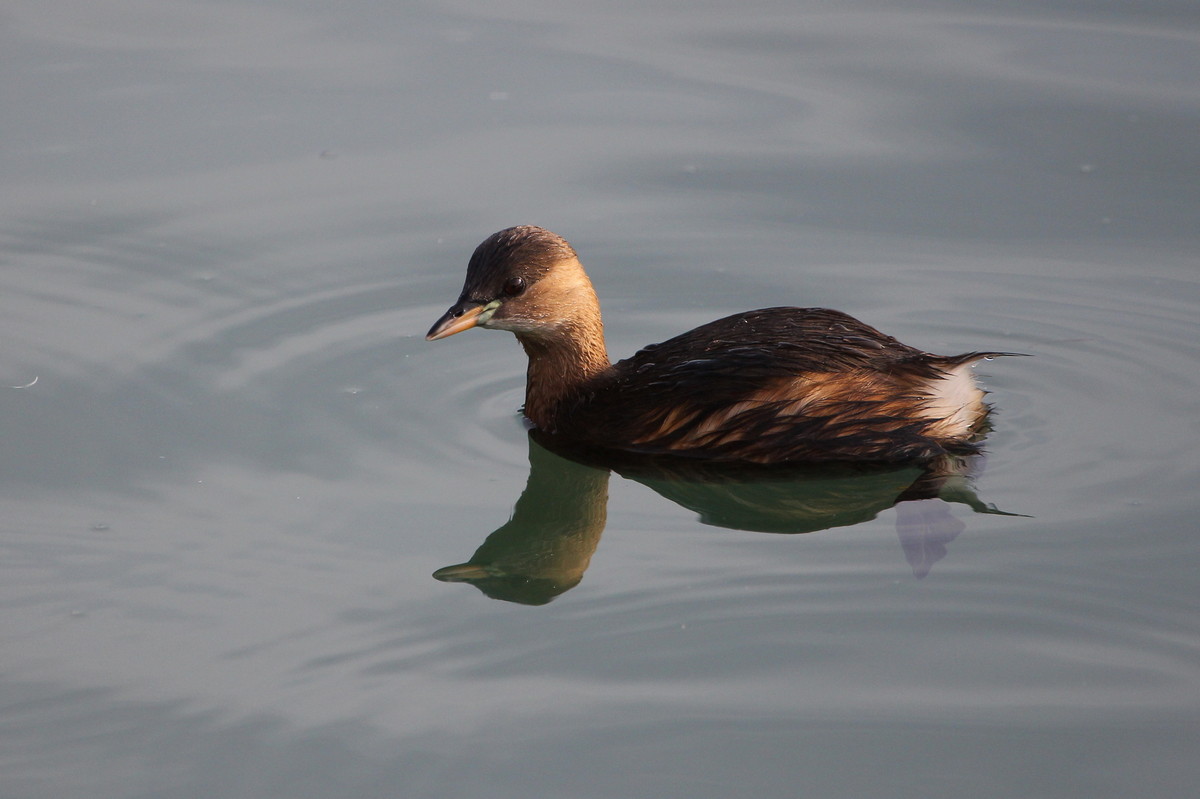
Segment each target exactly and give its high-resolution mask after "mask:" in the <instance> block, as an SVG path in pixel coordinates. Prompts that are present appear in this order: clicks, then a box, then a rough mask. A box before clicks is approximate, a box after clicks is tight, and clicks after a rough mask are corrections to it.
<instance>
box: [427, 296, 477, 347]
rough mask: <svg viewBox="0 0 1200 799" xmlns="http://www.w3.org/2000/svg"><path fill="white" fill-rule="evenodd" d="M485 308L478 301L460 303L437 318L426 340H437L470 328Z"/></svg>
mask: <svg viewBox="0 0 1200 799" xmlns="http://www.w3.org/2000/svg"><path fill="white" fill-rule="evenodd" d="M483 309H484V306H482V305H478V304H476V303H471V302H460V303H458V304H457V305H455V306H454V307H452V308H451V309H450V310H448V311H446V313H444V314H442V318H441V319H439V320H437V321H436V322H435V323H434V325H433V327H431V328H429V332H428V333H426V334H425V340H426V341H437V340H438V339H439V338H445V337H446V336H453V335H454V334H455V333H461V332H463V331H464V330H470V329H471V328H473V327H475V324H476V323H477V322H478V321H479V315H480V314H481V313H483Z"/></svg>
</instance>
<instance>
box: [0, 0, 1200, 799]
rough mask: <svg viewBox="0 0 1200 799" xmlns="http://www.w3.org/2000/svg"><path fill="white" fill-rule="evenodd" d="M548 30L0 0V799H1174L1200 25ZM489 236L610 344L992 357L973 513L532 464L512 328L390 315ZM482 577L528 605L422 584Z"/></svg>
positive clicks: (1193, 459) (1198, 727)
mask: <svg viewBox="0 0 1200 799" xmlns="http://www.w3.org/2000/svg"><path fill="white" fill-rule="evenodd" d="M572 6H573V7H565V6H563V5H561V4H549V3H537V2H512V3H495V4H484V5H483V6H480V4H477V3H474V4H468V3H454V2H434V3H427V4H423V5H421V6H417V7H413V8H405V7H402V6H381V5H378V4H372V3H365V2H357V1H355V2H351V3H349V4H340V5H336V6H334V5H329V4H323V5H322V4H312V3H272V2H229V3H221V4H214V3H205V2H176V3H165V4H164V3H154V4H151V3H138V2H132V1H130V2H115V3H106V4H95V3H83V2H80V3H73V2H62V3H42V2H24V1H23V0H19V1H18V2H13V3H9V4H8V5H7V6H6V9H5V11H4V12H3V15H0V59H2V61H3V69H2V70H0V98H3V103H2V107H3V108H4V109H5V111H4V114H3V131H2V132H0V335H2V337H3V341H4V342H5V345H4V347H3V355H2V358H0V410H2V413H3V418H4V425H3V435H2V436H0V503H2V507H3V515H2V521H0V620H2V621H0V796H3V797H5V799H10V797H11V799H26V798H27V797H28V798H33V797H55V799H70V798H71V797H88V799H96V798H97V797H205V798H206V799H210V798H211V797H241V796H244V797H302V796H313V797H329V796H355V797H373V796H380V797H382V796H388V797H394V796H403V797H476V796H479V797H484V796H486V797H489V799H497V798H498V797H531V796H546V797H551V796H553V797H581V798H583V797H586V798H589V799H590V798H592V797H630V796H654V797H676V796H678V797H688V798H689V799H697V798H698V797H728V796H733V795H751V794H756V795H764V796H806V797H808V796H812V797H854V799H864V798H866V797H922V799H931V798H933V797H955V798H956V799H957V797H962V796H965V795H969V796H973V797H978V798H979V799H984V798H985V797H1031V796H1036V797H1064V798H1065V797H1081V798H1082V797H1087V799H1097V798H1098V797H1128V796H1138V797H1153V798H1155V799H1157V798H1158V797H1163V798H1164V799H1165V798H1167V797H1172V798H1173V797H1179V796H1186V795H1189V794H1190V792H1192V791H1194V786H1195V785H1196V783H1197V782H1198V781H1200V765H1197V762H1198V761H1197V759H1196V756H1195V741H1196V740H1197V736H1198V734H1200V613H1198V612H1197V611H1198V609H1200V608H1198V605H1200V576H1198V575H1200V569H1198V568H1197V566H1198V565H1200V543H1198V541H1197V535H1196V533H1197V529H1196V528H1197V518H1198V515H1197V500H1196V482H1197V475H1198V473H1200V457H1198V456H1197V454H1196V453H1197V444H1198V443H1200V441H1198V439H1200V430H1198V424H1200V423H1198V419H1200V399H1198V397H1200V393H1198V391H1197V388H1198V385H1197V383H1198V382H1200V377H1198V375H1200V369H1197V355H1198V350H1200V246H1198V245H1200V227H1198V226H1197V225H1196V220H1197V219H1200V192H1198V191H1197V186H1200V146H1198V144H1197V142H1198V141H1200V137H1198V134H1200V83H1197V81H1196V79H1195V78H1196V75H1197V74H1200V46H1198V45H1200V11H1198V10H1197V9H1196V8H1195V7H1194V5H1193V4H1192V3H1187V2H1176V3H1170V2H1160V3H1141V4H1138V5H1137V8H1136V9H1134V8H1131V7H1125V6H1117V5H1113V4H1102V3H1097V4H1079V3H1049V4H1047V3H1026V4H1008V5H1004V6H1000V5H996V4H992V3H975V4H969V5H963V4H961V3H938V2H916V1H914V0H905V1H904V2H901V3H898V4H897V3H871V2H859V1H858V0H854V1H853V2H841V3H837V4H832V3H821V2H802V3H772V2H767V1H766V0H763V1H761V2H760V1H758V0H752V1H751V2H749V3H748V4H747V3H738V4H733V3H704V4H687V5H683V4H672V3H665V2H650V3H645V2H641V3H624V4H622V3H609V4H603V5H601V6H583V5H581V4H572ZM521 222H531V223H536V224H541V225H544V226H546V227H549V228H551V229H553V230H556V231H557V232H559V233H561V234H563V235H565V236H566V237H568V238H569V239H570V240H571V241H572V243H573V244H574V245H575V246H576V248H577V249H578V250H579V251H580V254H581V256H582V258H583V260H584V263H585V264H586V265H587V266H588V269H589V271H590V273H591V275H592V277H593V279H594V282H595V284H596V286H597V290H598V292H599V294H600V297H601V301H602V303H603V306H604V310H605V319H606V324H607V329H608V332H609V346H610V351H611V352H612V353H613V354H614V355H615V356H618V357H620V356H624V355H627V354H629V353H631V352H633V351H634V350H635V349H636V348H637V347H639V346H641V345H642V344H645V343H648V342H652V341H656V340H661V339H663V338H666V337H668V336H670V335H673V334H674V333H677V332H680V331H682V330H686V329H688V328H690V327H692V326H694V325H696V324H699V323H702V322H705V321H708V320H710V319H713V318H716V317H718V316H722V315H725V314H727V313H731V312H734V311H737V310H741V309H746V308H753V307H761V306H766V305H778V304H797V305H821V306H829V307H836V308H840V309H842V310H845V311H848V312H850V313H852V314H854V315H855V316H858V317H859V318H861V319H863V320H865V321H867V322H869V323H871V324H873V325H875V326H877V327H879V328H881V329H883V330H885V331H886V332H888V333H891V334H893V335H896V336H898V337H899V338H901V339H902V340H904V341H906V342H907V343H910V344H913V345H915V346H919V347H922V348H925V349H929V350H933V351H939V352H957V351H965V350H972V349H1001V350H1013V351H1020V352H1025V353H1029V354H1030V355H1032V356H1033V357H1030V358H1024V359H1012V360H1001V361H994V362H990V363H986V364H984V365H982V366H981V367H980V369H979V372H980V374H981V378H982V380H983V382H984V384H985V385H986V386H987V388H988V389H989V390H990V392H991V395H990V399H991V401H992V402H993V403H994V404H995V406H996V408H997V413H996V416H995V430H994V431H993V433H992V434H991V436H990V438H989V440H988V454H987V456H986V458H985V459H984V461H983V462H982V463H979V464H976V467H975V470H974V471H975V473H974V475H973V476H972V477H971V479H970V483H969V485H968V486H966V487H962V488H961V490H960V491H958V493H955V492H953V491H952V492H947V493H946V494H945V495H944V499H925V500H921V501H914V502H904V503H902V504H900V505H899V506H893V502H894V497H892V496H889V494H888V492H895V491H897V490H902V489H903V485H902V483H903V480H901V479H900V477H903V476H899V477H897V478H896V479H897V484H896V485H892V484H890V483H888V484H886V485H883V484H881V485H878V486H874V485H872V486H866V487H864V486H862V485H861V484H858V485H857V487H856V488H855V491H853V492H852V493H853V494H854V497H853V498H852V500H853V501H850V500H843V499H841V498H839V497H843V496H844V494H845V487H844V486H839V485H832V486H831V485H828V484H819V483H818V484H814V483H812V482H810V483H807V484H805V485H804V486H800V487H797V488H796V489H795V491H792V490H789V489H786V488H785V490H784V491H783V492H782V493H783V497H782V499H781V498H780V497H779V496H778V492H776V493H775V494H772V490H773V488H772V487H770V486H768V487H765V488H764V487H762V486H759V487H757V488H755V489H754V491H755V492H757V493H754V495H753V497H752V501H751V502H750V504H751V505H752V506H753V507H754V508H756V509H764V508H765V509H766V511H764V512H767V511H771V512H774V514H775V515H774V516H772V517H771V519H772V520H773V522H778V517H779V514H780V513H782V514H783V515H784V516H786V517H787V522H788V523H789V524H792V527H790V528H788V529H790V530H792V531H793V532H795V533H796V534H782V533H778V532H774V533H773V532H762V531H758V530H762V529H774V528H772V527H771V524H768V523H767V522H765V521H764V522H763V523H762V524H758V525H755V524H750V523H747V521H746V516H745V514H744V513H740V514H739V513H735V512H734V510H736V509H739V508H740V509H741V510H744V509H745V505H746V504H747V500H746V498H745V496H744V495H741V496H740V497H735V498H732V499H731V498H729V497H726V496H722V497H717V498H716V499H715V500H714V494H713V489H712V488H711V487H709V488H706V489H697V488H696V487H695V486H691V485H687V484H684V485H678V484H664V483H662V482H655V481H653V480H640V481H639V480H636V479H629V478H627V477H623V476H621V475H611V476H610V475H608V474H607V473H605V472H595V471H587V470H581V471H576V469H581V467H571V466H569V465H564V464H560V463H556V462H554V461H552V460H551V461H549V462H548V463H547V462H546V460H545V459H544V458H543V457H542V455H540V454H538V453H537V452H536V451H535V452H534V455H533V456H532V457H533V464H532V466H533V467H534V473H533V475H531V455H530V449H529V445H528V442H527V439H526V433H525V430H524V428H523V427H522V425H521V424H520V422H519V420H518V418H517V416H516V410H517V408H518V407H519V405H520V403H521V396H522V390H523V382H522V375H523V370H524V361H523V356H522V354H521V352H520V349H519V348H518V347H517V345H516V343H515V342H514V341H513V340H512V338H511V337H510V336H507V335H505V334H498V333H487V332H481V331H472V332H469V333H466V334H463V335H461V336H456V337H454V338H452V339H449V340H446V341H442V342H437V343H433V344H431V343H427V342H425V341H424V340H423V335H424V333H425V331H426V330H427V329H428V327H429V325H430V324H431V323H432V322H433V320H434V319H436V318H437V316H438V315H439V314H440V313H441V312H442V311H443V310H445V308H446V307H447V306H448V305H449V304H450V303H451V302H452V301H453V300H454V298H455V297H456V296H457V292H458V290H459V287H460V285H461V280H462V274H463V270H464V268H465V264H466V259H467V257H468V255H469V254H470V252H471V250H472V249H473V248H474V246H475V245H476V244H477V243H478V241H479V240H480V239H482V238H483V237H484V236H486V235H487V234H489V233H491V232H493V231H494V230H496V229H498V228H501V227H504V226H507V225H510V224H515V223H521ZM539 464H540V465H541V466H542V467H546V466H548V467H549V468H548V470H546V469H542V470H541V475H542V477H538V474H539V472H538V470H537V467H539ZM547 475H548V476H549V477H548V478H547V479H546V480H544V479H543V478H546V476H547ZM534 478H537V479H536V480H535V479H534ZM547 480H548V482H547ZM556 481H563V482H565V483H567V484H569V485H570V487H569V489H563V488H561V487H560V486H559V484H558V483H557V482H556ZM884 482H886V481H884ZM527 483H530V484H531V486H530V487H531V489H532V492H531V493H527V494H526V496H532V497H534V498H539V497H553V498H555V499H556V500H559V501H561V505H560V506H556V505H554V504H552V503H551V502H550V501H549V500H544V499H538V501H537V502H535V503H531V504H530V509H531V510H532V513H533V516H532V517H530V516H525V515H523V514H522V513H521V512H520V511H521V510H522V509H521V508H518V511H519V513H518V515H517V516H516V517H515V518H514V519H513V521H511V522H510V515H511V514H512V513H513V507H514V505H515V504H516V503H517V502H518V498H520V497H521V496H522V493H523V492H525V491H526V487H527ZM538 485H541V486H542V488H538ZM546 486H549V487H548V488H546ZM897 486H899V489H897ZM774 488H777V487H774ZM956 490H957V489H956ZM539 491H541V492H543V493H540V494H539V493H537V492H539ZM831 497H832V499H831ZM967 497H971V498H972V500H971V504H969V503H967V502H966V501H964V500H965V498H967ZM945 500H957V501H945ZM714 503H715V508H716V510H714ZM788 503H791V505H790V506H789V504H788ZM799 506H803V509H804V512H805V513H808V512H809V511H814V509H815V515H816V516H817V517H819V518H818V519H817V520H816V521H812V522H811V524H809V525H808V528H812V529H813V531H812V532H807V533H804V534H800V533H799V532H798V531H799V530H800V529H801V528H803V527H804V525H803V524H801V523H800V522H798V521H797V519H796V517H797V514H798V513H799V511H797V507H799ZM984 507H994V508H997V509H999V510H1001V511H1004V512H1005V513H1008V514H1014V515H1001V514H996V513H981V512H977V511H979V510H981V509H982V508H984ZM822 514H824V515H822ZM731 517H736V518H734V519H733V521H731V520H730V519H731ZM806 518H808V519H809V520H810V521H811V520H812V518H813V514H812V513H810V514H809V516H808V517H806ZM739 520H740V521H739ZM556 521H561V524H556ZM759 521H763V520H762V519H761V518H760V519H759ZM739 525H740V526H742V527H751V528H755V529H753V530H748V529H732V528H736V527H738V526H739ZM777 526H778V525H777ZM514 527H519V528H522V529H519V530H516V532H515V541H516V543H515V544H513V543H512V542H511V541H508V543H507V544H506V546H500V544H505V543H506V542H505V535H507V533H505V534H501V535H500V536H499V538H497V537H495V536H493V537H492V538H489V536H492V534H493V533H494V532H495V531H497V530H504V529H505V528H507V530H508V531H509V532H512V531H513V528H514ZM808 528H804V529H808ZM539 535H542V536H543V537H542V538H541V539H539V538H538V536H539ZM547 539H548V540H550V541H551V542H556V546H547V545H546V544H545V541H546V540H547ZM564 541H565V542H566V543H565V544H564V543H563V542H564ZM485 542H486V543H485ZM497 542H499V543H497ZM522 547H524V549H522ZM481 548H482V549H481ZM497 549H499V550H500V554H501V555H503V557H505V558H507V559H508V560H507V561H506V562H507V563H508V564H509V565H510V566H511V564H512V563H514V562H518V563H520V564H522V568H528V565H529V564H530V563H531V562H533V563H534V564H535V565H536V566H537V568H540V569H542V571H541V572H539V574H540V575H541V576H542V577H546V576H547V575H549V576H550V577H549V578H547V579H551V581H552V582H553V587H552V588H551V589H550V590H549V591H543V592H542V593H541V594H539V595H538V596H536V597H534V598H533V599H535V600H536V601H537V602H540V603H541V604H530V601H531V598H530V597H529V596H528V595H518V596H511V595H510V596H506V597H505V598H501V599H493V598H489V597H488V596H487V595H486V594H485V593H484V592H481V591H480V590H477V588H476V587H473V586H472V585H469V584H455V583H447V582H443V581H439V580H435V579H434V578H433V577H432V574H433V573H434V572H435V571H437V570H439V569H443V568H445V567H449V566H455V565H458V564H463V563H467V562H471V561H472V559H473V557H474V558H475V559H476V560H477V561H482V560H485V559H488V558H492V559H493V560H494V556H495V554H496V551H497ZM477 550H480V552H481V553H482V554H481V555H478V556H476V555H475V553H476V551H477ZM511 570H512V571H514V572H516V571H519V570H517V569H511ZM443 576H445V575H444V574H443ZM554 581H557V582H554ZM481 587H484V586H481ZM491 587H492V588H493V589H494V588H495V586H491ZM528 587H529V583H528V582H526V583H523V584H521V585H519V586H518V588H528ZM542 587H543V588H544V587H545V586H544V585H542ZM493 593H497V592H496V590H493ZM500 593H501V594H503V591H501V592H500ZM506 599H509V600H511V599H521V600H522V601H521V602H517V601H506Z"/></svg>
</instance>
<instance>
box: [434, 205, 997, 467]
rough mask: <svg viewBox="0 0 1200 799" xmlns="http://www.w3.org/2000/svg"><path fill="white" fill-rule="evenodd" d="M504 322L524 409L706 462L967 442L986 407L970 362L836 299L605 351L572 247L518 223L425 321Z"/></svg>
mask: <svg viewBox="0 0 1200 799" xmlns="http://www.w3.org/2000/svg"><path fill="white" fill-rule="evenodd" d="M472 327H484V328H493V329H497V330H510V331H512V332H513V333H515V334H516V336H517V339H518V340H519V341H520V342H521V345H522V346H523V347H524V348H525V352H526V354H527V355H528V356H529V370H528V377H527V383H526V388H525V416H526V417H527V418H528V419H529V420H530V421H531V422H532V423H533V424H534V425H536V426H537V428H538V429H539V430H541V431H543V432H544V433H549V434H551V435H553V436H554V437H555V438H559V439H561V440H563V441H566V442H571V443H573V444H578V445H582V446H585V447H598V448H601V449H608V450H619V451H624V452H634V453H640V454H647V455H675V456H684V457H689V458H701V459H705V460H710V461H717V462H741V463H759V464H776V463H803V462H812V461H879V462H897V461H907V460H923V459H933V458H938V457H940V456H943V455H946V454H948V453H970V452H974V451H976V447H975V445H974V444H973V443H972V442H973V441H974V440H975V439H977V438H978V437H979V436H980V435H981V434H982V432H983V429H984V422H985V419H986V416H987V411H988V406H987V405H986V404H985V403H984V402H983V391H981V390H980V389H979V388H978V387H977V386H976V385H975V382H974V379H973V376H972V374H971V371H970V368H971V365H972V364H974V363H975V362H976V361H979V360H981V359H983V358H988V357H991V356H994V355H1003V354H1005V353H992V352H969V353H966V354H963V355H955V356H949V357H947V356H942V355H932V354H930V353H928V352H922V351H921V350H918V349H915V348H913V347H909V346H908V345H906V344H902V343H900V342H899V341H897V340H896V339H894V338H892V337H891V336H887V335H884V334H883V333H880V332H879V331H878V330H875V329H874V328H872V327H869V326H868V325H865V324H863V323H862V322H860V321H858V320H857V319H855V318H853V317H852V316H849V315H847V314H844V313H842V312H840V311H833V310H828V309H825V308H764V309H761V310H757V311H747V312H745V313H740V314H735V315H733V316H728V317H726V318H724V319H718V320H717V321H715V322H709V323H708V324H706V325H701V326H700V327H698V328H696V329H695V330H692V331H690V332H687V333H684V334H682V335H679V336H676V337H675V338H672V339H669V340H668V341H664V342H663V343H661V344H652V345H650V346H648V347H646V348H645V349H642V350H640V351H639V352H637V353H635V354H634V355H633V356H632V357H630V358H627V359H625V360H623V361H620V362H618V363H616V364H613V363H611V362H610V361H609V359H608V352H607V350H606V348H605V344H604V325H603V323H602V322H601V320H600V303H599V301H598V300H597V299H596V293H595V291H594V290H593V289H592V284H591V281H590V280H588V276H587V275H586V274H585V273H584V271H583V266H582V265H581V264H580V263H579V258H578V256H577V255H576V254H575V250H574V249H572V247H571V245H570V244H568V243H567V242H566V241H565V240H563V239H562V238H561V237H559V236H557V235H555V234H554V233H551V232H550V231H548V230H544V229H542V228H539V227H534V226H532V225H523V226H520V227H513V228H508V229H506V230H502V231H500V232H499V233H496V234H494V235H492V236H490V237H489V238H488V239H487V240H485V241H484V242H483V243H482V244H480V245H479V247H478V248H477V249H476V250H475V253H474V254H473V255H472V256H471V261H470V263H469V264H468V265H467V279H466V282H465V283H464V285H463V291H462V294H461V295H459V298H458V302H456V303H455V304H454V306H453V307H451V308H450V310H448V311H446V313H445V315H443V316H442V318H441V319H439V320H438V321H437V323H436V324H435V325H434V326H433V327H432V328H431V329H430V331H429V334H428V335H427V336H426V339H428V340H430V341H433V340H436V339H440V338H445V337H446V336H452V335H454V334H455V333H460V332H462V331H464V330H467V329H468V328H472Z"/></svg>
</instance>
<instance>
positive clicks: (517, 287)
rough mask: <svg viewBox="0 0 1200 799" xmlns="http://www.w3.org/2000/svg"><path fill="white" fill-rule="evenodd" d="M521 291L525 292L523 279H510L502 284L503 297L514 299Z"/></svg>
mask: <svg viewBox="0 0 1200 799" xmlns="http://www.w3.org/2000/svg"><path fill="white" fill-rule="evenodd" d="M523 291H525V278H523V277H510V278H509V279H508V282H507V283H505V284H504V296H505V297H516V296H518V295H520V294H521V293H522V292H523Z"/></svg>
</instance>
